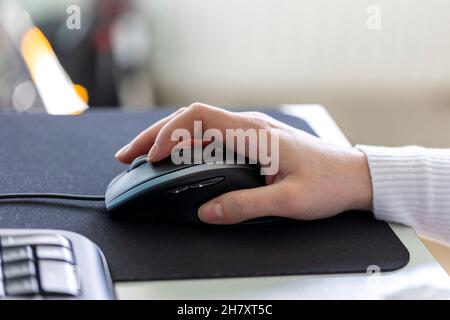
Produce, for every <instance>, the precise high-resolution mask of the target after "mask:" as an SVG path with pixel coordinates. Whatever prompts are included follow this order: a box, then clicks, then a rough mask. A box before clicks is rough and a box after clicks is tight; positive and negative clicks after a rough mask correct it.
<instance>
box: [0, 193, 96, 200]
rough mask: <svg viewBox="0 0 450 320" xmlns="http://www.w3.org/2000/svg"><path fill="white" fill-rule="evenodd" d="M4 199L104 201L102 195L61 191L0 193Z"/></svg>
mask: <svg viewBox="0 0 450 320" xmlns="http://www.w3.org/2000/svg"><path fill="white" fill-rule="evenodd" d="M6 199H63V200H77V201H105V197H104V196H91V195H76V194H62V193H7V194H0V200H6Z"/></svg>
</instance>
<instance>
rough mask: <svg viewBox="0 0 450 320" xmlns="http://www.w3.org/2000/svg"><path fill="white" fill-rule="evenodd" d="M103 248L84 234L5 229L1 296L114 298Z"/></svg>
mask: <svg viewBox="0 0 450 320" xmlns="http://www.w3.org/2000/svg"><path fill="white" fill-rule="evenodd" d="M114 297H115V295H114V289H113V284H112V281H111V277H110V274H109V270H108V267H107V264H106V260H105V258H104V256H103V254H102V252H101V251H100V249H99V248H98V247H97V246H96V245H95V244H94V243H92V242H91V241H90V240H88V239H86V238H85V237H82V236H81V235H78V234H75V233H72V232H65V231H51V230H46V231H42V230H1V229H0V298H10V299H15V298H20V299H26V298H31V299H114Z"/></svg>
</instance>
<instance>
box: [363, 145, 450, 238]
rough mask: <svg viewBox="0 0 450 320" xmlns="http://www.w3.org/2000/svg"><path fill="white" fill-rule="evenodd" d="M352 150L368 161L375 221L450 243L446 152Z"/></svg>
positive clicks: (448, 160)
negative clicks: (406, 227)
mask: <svg viewBox="0 0 450 320" xmlns="http://www.w3.org/2000/svg"><path fill="white" fill-rule="evenodd" d="M356 148H357V149H359V150H361V151H362V152H364V153H365V154H366V155H367V158H368V161H369V168H370V175H371V178H372V188H373V211H374V214H375V216H376V218H377V219H380V220H386V221H392V222H398V223H402V224H405V225H408V226H410V227H412V228H414V229H415V231H416V232H417V233H418V234H420V235H421V236H425V237H428V238H431V239H434V240H438V241H441V242H446V243H450V149H426V148H421V147H417V146H407V147H401V148H387V147H372V146H356Z"/></svg>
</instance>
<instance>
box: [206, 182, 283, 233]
mask: <svg viewBox="0 0 450 320" xmlns="http://www.w3.org/2000/svg"><path fill="white" fill-rule="evenodd" d="M282 188H283V187H282V185H281V184H272V185H268V186H264V187H260V188H255V189H245V190H238V191H232V192H229V193H225V194H223V195H221V196H219V197H217V198H215V199H213V200H211V201H209V202H207V203H205V204H204V205H202V206H201V207H200V209H199V210H198V215H199V218H200V220H202V221H203V222H205V223H209V224H221V225H222V224H223V225H226V224H235V223H239V222H243V221H246V220H250V219H254V218H258V217H264V216H277V215H281V214H282V212H279V211H280V205H279V202H280V201H283V192H282V190H283V189H282Z"/></svg>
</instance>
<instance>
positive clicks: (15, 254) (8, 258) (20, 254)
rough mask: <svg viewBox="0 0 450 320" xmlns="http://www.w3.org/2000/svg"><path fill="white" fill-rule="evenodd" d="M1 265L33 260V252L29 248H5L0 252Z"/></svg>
mask: <svg viewBox="0 0 450 320" xmlns="http://www.w3.org/2000/svg"><path fill="white" fill-rule="evenodd" d="M2 259H3V263H9V262H17V261H23V260H33V250H32V249H31V247H30V246H26V247H16V248H6V249H3V252H2Z"/></svg>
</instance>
